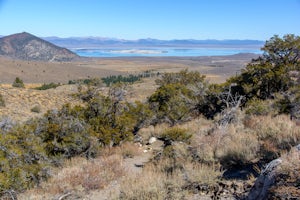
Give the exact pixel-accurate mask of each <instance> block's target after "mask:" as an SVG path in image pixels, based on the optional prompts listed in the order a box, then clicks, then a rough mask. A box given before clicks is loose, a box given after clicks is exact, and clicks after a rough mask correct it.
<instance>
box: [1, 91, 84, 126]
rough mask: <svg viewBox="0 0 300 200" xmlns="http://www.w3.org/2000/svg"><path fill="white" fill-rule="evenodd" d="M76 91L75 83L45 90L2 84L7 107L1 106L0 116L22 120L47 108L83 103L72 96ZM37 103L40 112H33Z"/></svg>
mask: <svg viewBox="0 0 300 200" xmlns="http://www.w3.org/2000/svg"><path fill="white" fill-rule="evenodd" d="M76 92H77V87H76V86H75V85H64V86H60V87H58V88H56V89H49V90H43V91H41V90H34V89H27V88H13V87H11V86H3V85H2V86H0V94H2V96H3V98H4V100H5V107H1V110H0V117H1V116H9V117H10V118H11V119H13V120H14V121H17V122H22V121H26V120H28V119H30V118H32V117H37V116H41V115H42V114H44V113H45V112H46V111H47V110H50V109H59V108H61V107H62V105H64V104H66V103H71V105H75V104H77V105H78V104H81V102H80V101H79V99H76V98H75V97H73V96H72V94H74V93H76ZM36 105H38V106H39V107H40V112H32V110H31V109H32V108H33V107H34V106H36Z"/></svg>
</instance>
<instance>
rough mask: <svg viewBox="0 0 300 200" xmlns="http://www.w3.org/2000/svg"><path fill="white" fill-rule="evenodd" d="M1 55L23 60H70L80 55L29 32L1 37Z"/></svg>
mask: <svg viewBox="0 0 300 200" xmlns="http://www.w3.org/2000/svg"><path fill="white" fill-rule="evenodd" d="M0 55H3V56H7V57H11V58H17V59H21V60H37V61H70V60H73V59H74V58H77V57H78V55H76V54H75V53H73V52H71V51H70V50H68V49H65V48H61V47H58V46H56V45H54V44H51V43H50V42H47V41H45V40H43V39H41V38H38V37H36V36H34V35H31V34H29V33H26V32H23V33H17V34H13V35H9V36H6V37H2V38H0Z"/></svg>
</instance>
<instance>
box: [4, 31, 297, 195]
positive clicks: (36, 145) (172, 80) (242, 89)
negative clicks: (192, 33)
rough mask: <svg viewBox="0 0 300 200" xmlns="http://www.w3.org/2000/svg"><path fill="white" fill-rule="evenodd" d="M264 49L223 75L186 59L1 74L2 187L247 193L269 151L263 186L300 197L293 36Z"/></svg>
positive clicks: (16, 191) (48, 191) (7, 191)
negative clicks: (49, 79)
mask: <svg viewBox="0 0 300 200" xmlns="http://www.w3.org/2000/svg"><path fill="white" fill-rule="evenodd" d="M295 44H298V46H295ZM287 45H288V46H290V47H291V49H292V50H289V52H286V54H284V57H283V58H282V56H281V54H280V56H278V52H277V49H278V48H279V49H283V51H286V48H285V47H286V46H287ZM263 50H264V51H265V52H266V53H265V54H264V55H262V56H261V57H260V58H259V59H256V60H253V61H251V62H250V63H249V64H248V65H247V66H246V67H245V68H244V69H243V70H242V72H241V73H240V74H239V75H236V76H234V77H232V78H229V79H228V80H227V81H226V82H223V83H212V82H209V81H208V79H207V77H205V76H204V75H203V74H201V73H200V72H199V71H192V70H188V69H186V70H181V71H175V72H174V71H172V72H166V73H160V74H159V75H157V76H156V77H151V78H144V79H143V78H142V79H140V80H138V81H137V82H134V83H131V84H128V83H124V82H120V83H116V84H112V85H110V86H105V85H104V84H103V83H102V82H101V79H89V81H75V82H74V84H71V85H63V86H58V87H56V88H52V89H48V90H43V91H38V90H36V89H33V88H31V89H28V88H15V87H5V86H1V96H0V97H1V99H0V102H3V103H1V105H0V106H1V107H0V109H1V112H2V113H1V120H0V130H1V134H0V166H1V171H0V191H1V196H2V197H1V198H2V199H5V198H6V199H16V198H17V197H18V199H60V200H62V199H222V198H223V199H226V198H227V199H247V198H249V199H251V193H252V192H253V190H254V189H253V188H254V186H253V185H255V181H256V179H257V177H258V176H262V175H263V174H264V173H265V170H264V169H265V167H266V166H268V163H269V162H271V161H272V160H274V159H278V158H280V159H281V161H280V162H282V164H281V165H280V166H279V167H278V168H276V169H275V171H274V174H275V175H274V177H275V183H274V184H273V185H270V187H269V188H268V190H267V193H266V194H264V195H265V196H264V197H265V198H269V199H271V198H275V199H276V198H277V199H278V198H279V199H280V198H283V197H286V198H297V197H299V184H298V185H297V183H299V168H300V159H299V150H297V148H294V147H295V146H297V145H298V144H299V143H300V128H299V119H300V114H299V108H300V104H299V102H300V101H299V99H300V92H299V91H300V88H299V84H300V76H299V75H300V69H299V60H300V58H299V54H297V52H299V51H298V50H299V37H296V36H293V35H286V36H284V37H283V38H279V37H277V36H274V37H273V38H271V39H270V40H269V41H267V42H266V44H265V46H264V48H263ZM293 50H295V51H293ZM297 56H298V57H297ZM72 83H73V82H72ZM25 86H26V83H25ZM49 97H52V98H53V101H52V99H49ZM18 100H19V101H18ZM39 101H41V102H39ZM43 101H45V102H43ZM15 102H17V103H16V108H14V106H13V105H14V103H15ZM36 102H39V105H40V106H41V107H40V110H39V109H33V107H34V106H35V105H36ZM18 106H19V107H18ZM22 109H23V110H26V113H25V114H24V118H22V117H20V118H17V117H15V116H19V113H18V111H19V110H22ZM32 109H33V110H32ZM36 111H39V112H36ZM4 112H5V113H6V116H5V115H4V114H3V113H4ZM29 113H30V114H29ZM10 116H12V117H10ZM25 116H27V118H26V117H25ZM299 148H300V147H299Z"/></svg>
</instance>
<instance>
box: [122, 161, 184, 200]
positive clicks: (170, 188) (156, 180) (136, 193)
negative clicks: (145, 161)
mask: <svg viewBox="0 0 300 200" xmlns="http://www.w3.org/2000/svg"><path fill="white" fill-rule="evenodd" d="M183 185H184V181H183V179H182V176H181V173H180V172H178V173H174V174H173V175H169V176H167V175H166V174H165V173H163V172H162V171H161V170H160V169H159V167H157V166H154V165H148V166H146V167H145V168H144V169H143V172H142V173H141V174H138V175H137V176H134V177H126V178H125V179H124V180H123V181H122V183H121V193H120V196H119V198H118V199H124V200H127V199H128V200H129V199H145V200H148V199H149V200H150V199H155V200H156V199H157V200H164V199H174V200H176V199H178V200H179V199H185V198H184V197H185V191H182V187H183Z"/></svg>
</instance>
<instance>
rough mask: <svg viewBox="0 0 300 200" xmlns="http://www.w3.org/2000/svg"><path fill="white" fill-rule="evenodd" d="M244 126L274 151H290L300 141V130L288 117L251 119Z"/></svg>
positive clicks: (258, 117) (257, 117)
mask: <svg viewBox="0 0 300 200" xmlns="http://www.w3.org/2000/svg"><path fill="white" fill-rule="evenodd" d="M244 124H245V126H246V127H247V128H250V129H252V130H253V131H254V132H255V133H256V135H257V137H258V139H259V140H260V141H261V142H262V143H263V146H264V147H270V148H271V149H270V150H272V151H273V149H274V148H275V149H274V151H286V150H289V149H290V148H291V147H292V146H294V145H296V144H298V143H299V141H300V129H299V127H297V125H296V123H295V122H293V121H291V120H290V119H289V117H288V116H287V115H279V116H276V117H272V116H270V115H268V116H256V117H249V118H248V119H246V120H245V122H244ZM272 148H273V149H272Z"/></svg>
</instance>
